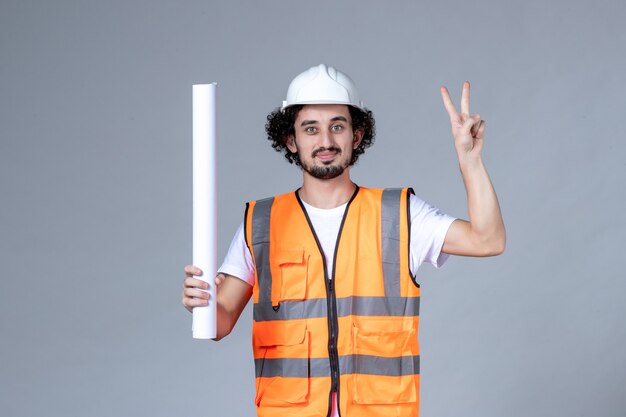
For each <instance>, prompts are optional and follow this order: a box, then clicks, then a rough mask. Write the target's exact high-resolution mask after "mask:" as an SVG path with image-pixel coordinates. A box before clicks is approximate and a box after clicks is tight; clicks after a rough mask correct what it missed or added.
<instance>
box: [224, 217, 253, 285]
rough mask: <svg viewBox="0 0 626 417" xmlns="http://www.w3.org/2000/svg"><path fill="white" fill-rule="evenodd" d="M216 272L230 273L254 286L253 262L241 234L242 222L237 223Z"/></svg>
mask: <svg viewBox="0 0 626 417" xmlns="http://www.w3.org/2000/svg"><path fill="white" fill-rule="evenodd" d="M218 272H221V273H222V274H228V275H232V276H234V277H236V278H239V279H240V280H242V281H244V282H247V283H248V284H250V285H252V286H254V263H253V261H252V254H251V253H250V249H249V248H248V245H246V239H245V237H244V235H243V222H242V223H241V224H240V225H239V228H238V229H237V232H235V236H234V237H233V240H232V242H230V248H228V253H226V257H225V258H224V262H223V263H222V266H220V267H219V269H218Z"/></svg>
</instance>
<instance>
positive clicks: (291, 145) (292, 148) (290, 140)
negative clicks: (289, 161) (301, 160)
mask: <svg viewBox="0 0 626 417" xmlns="http://www.w3.org/2000/svg"><path fill="white" fill-rule="evenodd" d="M285 146H287V149H289V152H291V153H298V147H297V146H296V139H295V137H294V136H293V135H289V136H287V140H286V141H285Z"/></svg>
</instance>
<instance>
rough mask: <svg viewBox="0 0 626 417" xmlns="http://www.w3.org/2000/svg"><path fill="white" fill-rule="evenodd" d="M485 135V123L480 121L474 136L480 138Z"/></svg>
mask: <svg viewBox="0 0 626 417" xmlns="http://www.w3.org/2000/svg"><path fill="white" fill-rule="evenodd" d="M484 135H485V121H484V120H481V121H480V122H479V123H478V129H477V132H476V135H475V136H474V137H475V138H482V137H483V136H484Z"/></svg>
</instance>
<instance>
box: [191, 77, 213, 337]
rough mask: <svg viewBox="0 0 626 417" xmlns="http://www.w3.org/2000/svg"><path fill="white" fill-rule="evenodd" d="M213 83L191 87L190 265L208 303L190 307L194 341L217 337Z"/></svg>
mask: <svg viewBox="0 0 626 417" xmlns="http://www.w3.org/2000/svg"><path fill="white" fill-rule="evenodd" d="M216 90H217V84H216V83H212V84H195V85H194V86H193V94H192V95H193V264H194V265H195V266H197V267H198V268H200V269H202V272H203V276H202V277H198V278H200V279H202V280H203V281H206V282H208V283H209V290H208V292H209V294H210V295H209V304H208V305H207V306H203V307H194V309H193V324H192V331H193V337H194V339H213V338H215V337H216V335H217V309H216V305H217V303H216V301H217V298H216V294H215V273H216V271H217V169H216V157H215V155H216V137H217V129H216V108H215V96H216Z"/></svg>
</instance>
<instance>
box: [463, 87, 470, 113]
mask: <svg viewBox="0 0 626 417" xmlns="http://www.w3.org/2000/svg"><path fill="white" fill-rule="evenodd" d="M461 113H463V114H470V83H469V81H465V82H464V83H463V92H462V93H461Z"/></svg>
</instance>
